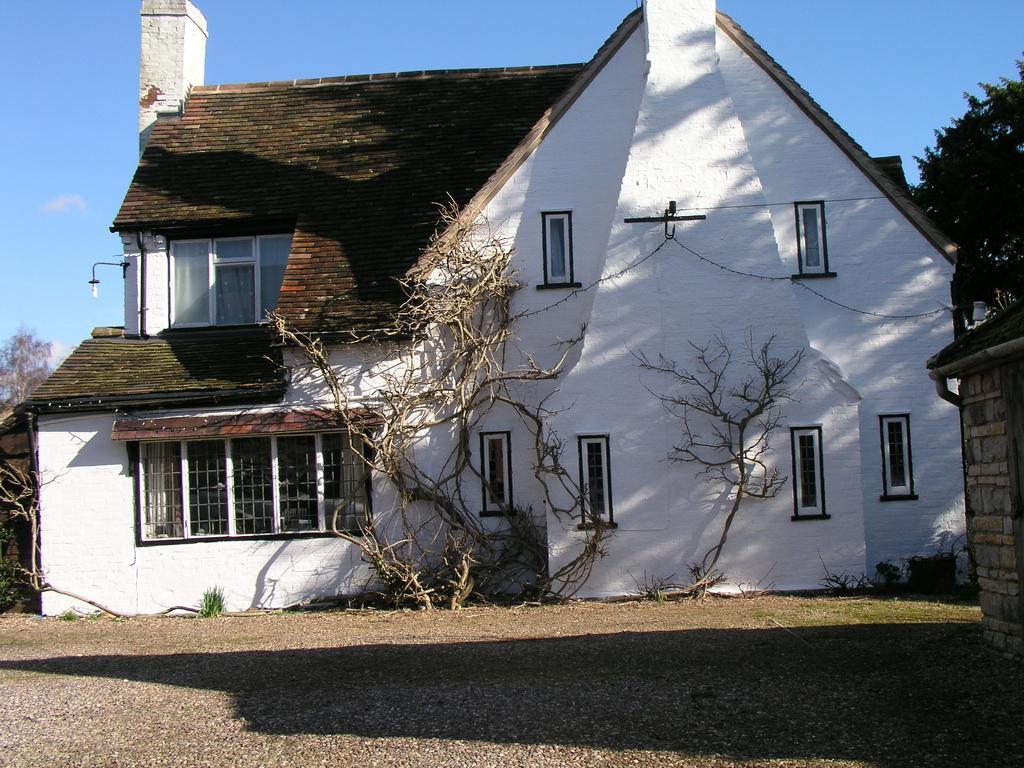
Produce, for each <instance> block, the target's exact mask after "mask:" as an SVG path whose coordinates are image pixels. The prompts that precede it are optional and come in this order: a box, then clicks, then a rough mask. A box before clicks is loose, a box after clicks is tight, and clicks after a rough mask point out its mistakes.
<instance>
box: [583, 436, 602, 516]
mask: <svg viewBox="0 0 1024 768" xmlns="http://www.w3.org/2000/svg"><path fill="white" fill-rule="evenodd" d="M584 447H585V448H586V463H587V487H586V495H587V509H588V511H589V512H590V514H591V515H593V516H594V517H604V516H605V512H606V508H605V497H604V492H605V477H604V452H603V451H602V450H601V449H602V445H601V444H600V443H598V442H588V443H586V444H585V446H584Z"/></svg>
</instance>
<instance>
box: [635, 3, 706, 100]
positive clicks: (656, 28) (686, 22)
mask: <svg viewBox="0 0 1024 768" xmlns="http://www.w3.org/2000/svg"><path fill="white" fill-rule="evenodd" d="M644 29H645V32H646V41H647V61H648V67H649V75H650V79H651V80H653V81H659V80H662V81H664V85H665V86H666V87H673V86H676V87H678V86H679V85H681V84H683V83H686V82H688V81H689V82H692V81H694V80H696V79H697V78H699V77H700V76H701V75H704V74H706V73H707V72H709V71H710V70H712V69H714V68H715V66H716V65H717V60H716V55H715V0H644ZM680 64H683V65H684V70H685V71H683V72H680V71H679V70H680Z"/></svg>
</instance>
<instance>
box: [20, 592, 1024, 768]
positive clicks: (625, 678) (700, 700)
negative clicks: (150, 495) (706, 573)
mask: <svg viewBox="0 0 1024 768" xmlns="http://www.w3.org/2000/svg"><path fill="white" fill-rule="evenodd" d="M751 607H752V608H754V607H755V606H754V605H753V604H752V606H751ZM978 632H979V629H978V627H977V625H975V624H903V625H892V624H888V625H857V626H832V627H813V628H800V629H794V630H788V629H785V630H784V629H767V630H763V629H755V630H742V629H739V630H737V629H732V630H710V629H707V630H703V629H702V630H691V631H678V632H624V633H621V634H606V635H590V636H580V637H566V638H557V639H542V640H520V641H500V642H470V643H430V644H423V645H419V644H408V643H407V644H387V645H365V646H350V647H337V648H317V649H301V650H298V649H297V650H290V649H284V650H266V651H247V652H228V653H197V654H176V655H149V656H130V655H124V656H117V655H109V656H91V657H69V658H49V659H38V660H19V661H0V669H6V670H15V671H25V672H40V673H45V674H50V675H64V676H85V677H105V678H111V679H116V680H118V681H122V680H125V681H136V682H146V683H159V684H163V685H175V686H181V687H185V688H191V689H199V690H202V689H205V690H210V691H222V692H225V693H228V694H230V696H231V697H233V702H234V709H235V715H236V716H237V717H238V718H243V722H244V723H246V726H247V727H248V728H249V729H250V730H252V731H255V732H258V733H264V734H314V735H323V734H354V735H357V736H361V737H371V738H373V737H415V738H431V739H471V740H479V741H484V742H491V743H532V744H554V745H578V746H584V747H591V748H604V749H612V750H621V749H648V750H659V751H666V752H668V751H673V752H679V753H683V754H690V755H715V756H717V757H720V758H721V757H727V758H728V759H743V760H763V759H773V758H777V759H801V760H805V759H809V760H816V759H826V758H829V759H840V760H858V761H866V762H870V763H871V764H873V765H879V766H905V765H910V764H922V765H924V764H937V763H942V764H953V763H955V762H958V761H960V760H967V764H975V765H978V764H984V765H994V764H997V763H998V764H1018V765H1019V764H1020V763H1019V762H1017V760H1019V759H1020V758H1021V756H1022V749H1024V746H1022V742H1021V732H1020V728H1019V725H1020V724H1019V712H1020V711H1021V710H1022V708H1024V688H1022V687H1021V686H1020V684H1019V678H1015V676H1014V675H1007V674H1006V671H1007V670H1006V669H1005V668H1004V666H1001V665H1003V664H1005V662H1001V661H998V660H994V659H987V660H986V659H984V658H982V659H979V658H977V654H976V645H977V640H978V637H977V635H978ZM966 668H970V669H971V670H972V671H971V675H969V676H966V677H965V676H964V675H963V674H962V673H963V670H964V669H966ZM972 691H976V693H972ZM981 697H984V698H985V700H986V701H987V702H988V703H989V704H990V705H991V706H987V707H985V708H979V707H978V706H977V702H978V700H979V699H980V698H981ZM936 717H940V718H941V726H939V727H937V723H936V722H935V718H936ZM1013 734H1017V737H1016V741H1015V740H1014V737H1013ZM986 752H991V754H990V755H986ZM1012 754H1016V756H1017V758H1016V759H1015V758H1013V757H1011V755H1012ZM982 757H991V759H982ZM1005 761H1008V762H1005Z"/></svg>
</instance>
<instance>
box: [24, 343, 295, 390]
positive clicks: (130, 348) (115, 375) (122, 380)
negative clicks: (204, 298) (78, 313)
mask: <svg viewBox="0 0 1024 768" xmlns="http://www.w3.org/2000/svg"><path fill="white" fill-rule="evenodd" d="M285 387H286V383H285V379H284V369H283V368H282V367H281V366H280V351H279V350H278V349H277V348H276V347H275V346H274V337H273V336H272V334H271V332H270V330H269V329H267V328H263V327H256V328H241V329H201V330H195V331H176V332H171V333H168V334H166V335H165V336H163V337H161V338H155V337H154V338H149V339H125V338H99V339H87V340H85V341H83V342H82V343H81V344H79V345H78V347H77V348H76V349H75V350H74V351H73V352H72V353H71V354H70V355H69V356H68V358H67V359H66V360H65V361H64V362H63V363H62V364H61V366H60V367H59V368H58V369H57V370H56V371H54V372H53V373H52V374H51V375H50V378H48V379H47V380H46V381H45V382H43V383H42V384H41V385H39V387H38V388H37V389H36V390H35V391H33V392H32V397H31V399H30V400H29V401H28V403H27V405H29V406H30V407H33V408H35V409H38V410H52V409H58V408H74V407H78V408H96V407H113V406H115V405H117V404H118V403H121V402H132V403H154V404H155V403H174V402H179V401H180V402H196V403H198V402H273V401H275V400H277V399H279V398H280V397H281V395H283V394H284V390H285Z"/></svg>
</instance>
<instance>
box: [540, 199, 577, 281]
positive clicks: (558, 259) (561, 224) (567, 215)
mask: <svg viewBox="0 0 1024 768" xmlns="http://www.w3.org/2000/svg"><path fill="white" fill-rule="evenodd" d="M540 219H541V229H542V230H543V232H542V241H543V242H542V246H543V257H544V282H543V283H542V284H541V285H538V286H537V287H538V288H578V287H580V284H579V283H577V282H576V281H575V280H576V277H575V274H574V271H573V260H572V211H548V212H545V213H542V214H541V215H540Z"/></svg>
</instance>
